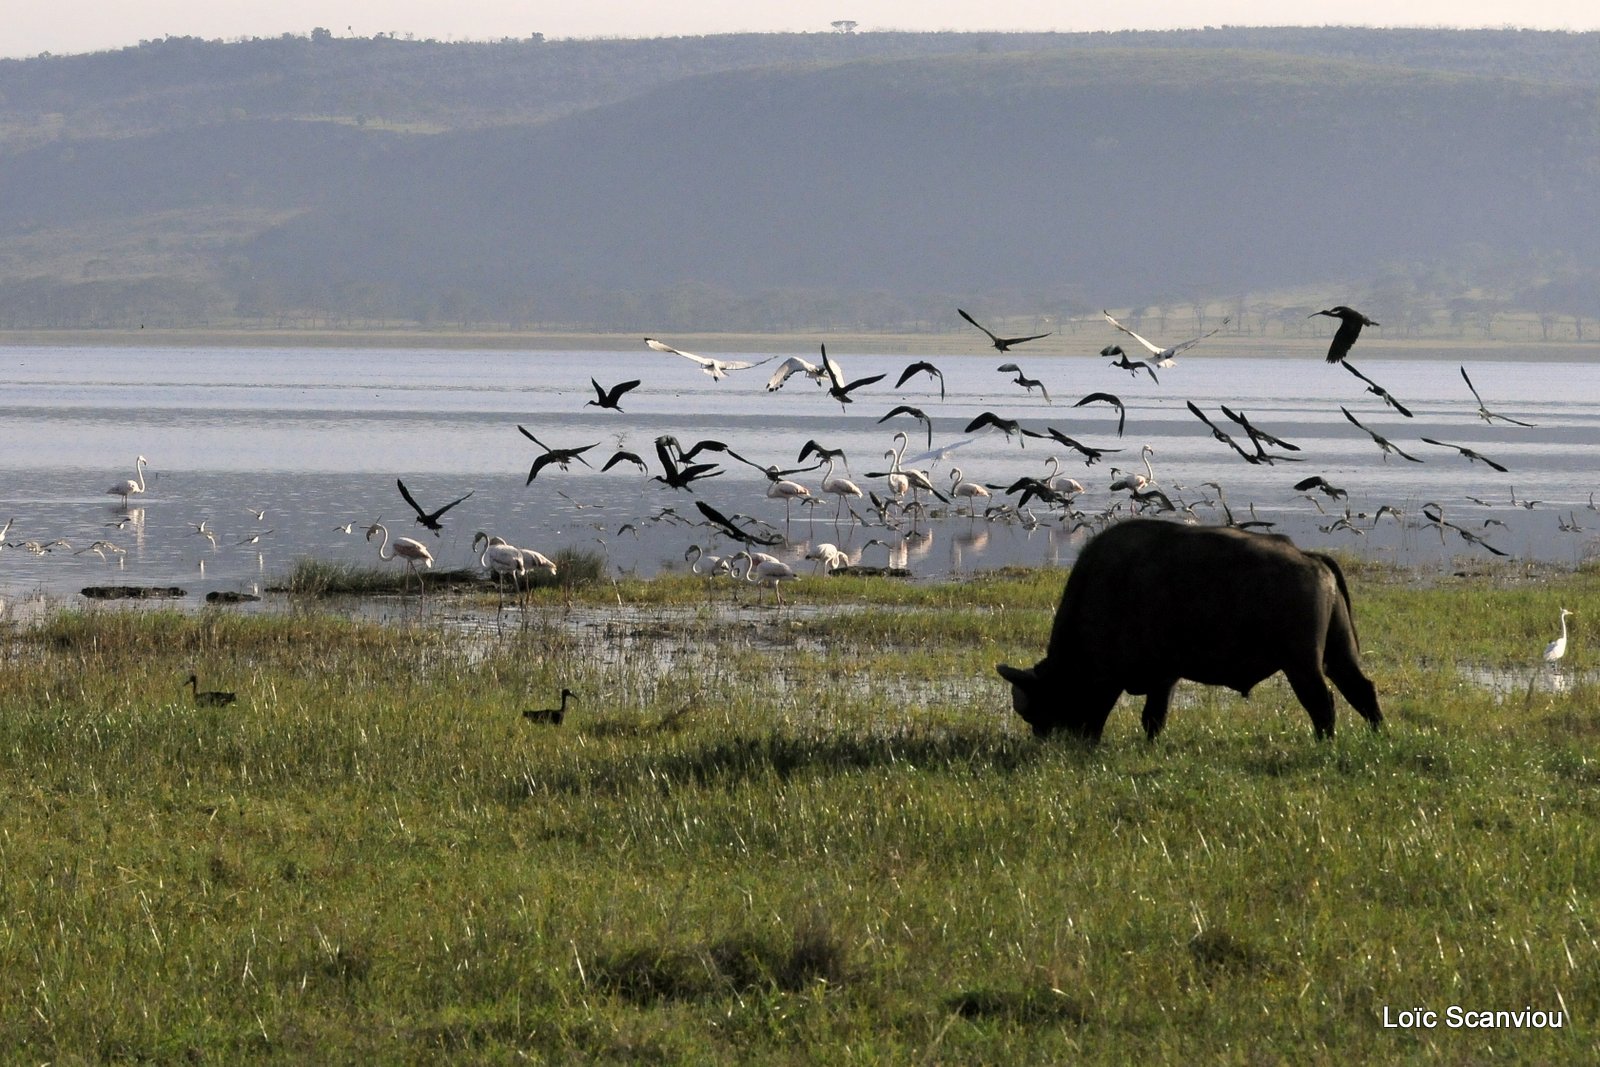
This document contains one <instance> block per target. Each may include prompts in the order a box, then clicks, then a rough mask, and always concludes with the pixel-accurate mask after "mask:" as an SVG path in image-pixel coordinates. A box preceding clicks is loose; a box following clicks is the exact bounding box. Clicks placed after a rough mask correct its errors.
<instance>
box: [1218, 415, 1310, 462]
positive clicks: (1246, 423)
mask: <svg viewBox="0 0 1600 1067" xmlns="http://www.w3.org/2000/svg"><path fill="white" fill-rule="evenodd" d="M1219 406H1220V407H1221V408H1222V413H1223V414H1224V415H1226V416H1227V417H1228V419H1229V421H1231V422H1235V423H1237V424H1238V425H1239V426H1240V427H1241V428H1243V430H1244V432H1245V433H1247V434H1249V435H1250V443H1251V444H1252V445H1254V446H1255V448H1256V455H1258V456H1260V457H1261V458H1262V459H1264V460H1266V461H1267V462H1268V463H1271V462H1272V461H1273V460H1279V459H1286V460H1287V459H1294V458H1295V457H1293V456H1269V455H1267V452H1266V450H1265V449H1263V448H1262V447H1261V442H1263V441H1265V442H1266V443H1267V444H1269V445H1275V446H1277V447H1278V448H1285V449H1288V450H1289V451H1290V452H1298V451H1300V446H1299V445H1291V444H1290V443H1289V442H1288V441H1285V440H1283V439H1282V438H1281V437H1274V436H1272V435H1271V434H1270V433H1268V432H1267V431H1265V430H1263V429H1261V428H1260V427H1258V426H1253V425H1251V423H1250V420H1249V419H1247V418H1245V417H1244V415H1243V414H1241V413H1239V412H1237V411H1233V410H1232V409H1230V408H1229V407H1228V405H1226V404H1222V405H1219Z"/></svg>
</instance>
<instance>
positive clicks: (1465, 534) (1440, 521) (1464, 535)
mask: <svg viewBox="0 0 1600 1067" xmlns="http://www.w3.org/2000/svg"><path fill="white" fill-rule="evenodd" d="M1429 508H1432V509H1434V510H1432V511H1430V510H1428V509H1429ZM1422 517H1423V518H1425V519H1427V520H1428V521H1429V522H1430V523H1432V524H1433V525H1434V526H1436V527H1438V530H1439V543H1440V544H1443V543H1444V532H1445V530H1446V529H1451V530H1454V531H1455V532H1456V533H1458V534H1460V535H1461V540H1463V541H1465V542H1467V544H1469V545H1478V546H1479V547H1481V548H1487V549H1488V550H1489V551H1490V552H1493V553H1494V554H1495V555H1497V556H1504V555H1508V554H1509V553H1507V552H1505V551H1504V550H1503V549H1498V548H1496V547H1494V546H1493V545H1491V544H1490V543H1489V542H1487V541H1485V540H1484V539H1483V538H1482V537H1479V536H1478V535H1477V534H1475V533H1473V532H1472V531H1471V530H1469V529H1467V528H1466V527H1464V526H1457V525H1456V524H1455V523H1453V522H1446V521H1445V518H1444V512H1443V511H1442V510H1441V509H1440V508H1439V505H1438V504H1434V503H1427V504H1424V505H1422Z"/></svg>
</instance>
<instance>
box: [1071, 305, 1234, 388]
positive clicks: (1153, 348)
mask: <svg viewBox="0 0 1600 1067" xmlns="http://www.w3.org/2000/svg"><path fill="white" fill-rule="evenodd" d="M1100 314H1102V315H1104V316H1105V318H1106V321H1107V322H1109V323H1110V324H1111V325H1113V326H1115V327H1116V328H1117V329H1119V330H1121V331H1122V332H1123V333H1125V334H1127V335H1128V336H1129V337H1131V338H1133V339H1134V340H1135V341H1138V342H1139V343H1140V344H1142V345H1144V346H1145V347H1146V348H1148V349H1149V350H1150V354H1151V355H1153V356H1154V357H1155V360H1156V366H1158V367H1171V366H1173V365H1174V363H1175V360H1176V357H1177V355H1178V353H1180V352H1183V351H1184V350H1186V349H1189V348H1192V347H1194V346H1195V345H1197V344H1199V343H1200V342H1201V341H1204V340H1205V339H1206V338H1207V337H1210V336H1211V335H1212V334H1214V333H1216V332H1217V331H1218V330H1221V329H1222V328H1223V327H1224V326H1226V325H1228V323H1230V322H1232V321H1233V320H1232V319H1231V318H1225V319H1223V320H1222V323H1221V324H1220V325H1218V326H1217V327H1215V328H1214V329H1210V330H1207V331H1206V332H1205V333H1203V334H1201V335H1200V336H1199V337H1191V338H1189V340H1187V341H1179V342H1178V343H1177V344H1175V345H1173V346H1172V347H1171V348H1162V347H1161V346H1160V345H1158V344H1156V343H1155V342H1154V341H1148V340H1146V339H1145V338H1143V337H1140V336H1139V335H1138V334H1136V333H1134V332H1133V331H1132V330H1130V329H1128V328H1127V327H1126V326H1124V325H1122V323H1120V322H1118V321H1117V320H1116V319H1114V318H1112V317H1111V312H1109V311H1107V310H1105V309H1104V308H1101V309H1100ZM1103 351H1104V350H1102V352H1103ZM1151 377H1152V378H1153V377H1155V375H1154V374H1153V373H1152V374H1151Z"/></svg>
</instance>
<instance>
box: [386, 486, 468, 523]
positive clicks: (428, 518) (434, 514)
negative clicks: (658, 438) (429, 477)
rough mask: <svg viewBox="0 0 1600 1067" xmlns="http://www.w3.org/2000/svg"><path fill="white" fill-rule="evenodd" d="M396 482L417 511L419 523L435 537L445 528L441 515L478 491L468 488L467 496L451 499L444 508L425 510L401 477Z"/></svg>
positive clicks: (408, 502) (407, 501) (413, 509)
mask: <svg viewBox="0 0 1600 1067" xmlns="http://www.w3.org/2000/svg"><path fill="white" fill-rule="evenodd" d="M394 484H395V485H397V486H399V487H400V495H401V496H402V497H404V498H405V501H406V503H407V504H410V505H411V510H412V511H415V512H416V513H417V519H416V521H417V523H418V525H421V526H425V527H427V528H428V529H430V530H432V531H433V536H435V537H438V536H439V531H440V530H442V529H444V527H443V526H442V525H440V523H439V517H440V516H441V515H443V514H444V513H445V512H447V511H449V510H450V509H451V508H453V507H455V506H456V505H457V504H459V503H461V501H463V500H465V499H467V496H471V495H472V494H473V493H475V492H477V490H476V489H469V490H467V496H463V497H457V498H456V499H455V500H452V501H450V503H448V504H446V505H445V506H444V507H442V508H438V509H437V510H434V511H424V510H423V509H422V505H421V504H418V503H417V501H416V498H415V497H413V496H412V495H411V492H410V491H409V490H408V489H406V483H405V482H402V481H401V480H400V479H399V478H396V479H395V480H394Z"/></svg>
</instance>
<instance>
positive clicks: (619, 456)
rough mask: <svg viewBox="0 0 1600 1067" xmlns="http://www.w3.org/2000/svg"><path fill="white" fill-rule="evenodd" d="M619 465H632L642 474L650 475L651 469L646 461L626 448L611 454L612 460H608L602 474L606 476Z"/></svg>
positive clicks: (602, 467)
mask: <svg viewBox="0 0 1600 1067" xmlns="http://www.w3.org/2000/svg"><path fill="white" fill-rule="evenodd" d="M618 463H632V464H634V465H635V466H637V467H638V468H639V471H640V473H641V474H649V473H650V467H649V466H648V465H647V464H646V463H645V461H644V460H642V459H640V458H639V456H638V453H635V452H629V451H628V450H627V449H625V448H619V449H617V450H616V451H615V452H613V453H611V458H610V459H608V460H606V461H605V463H604V465H602V466H601V468H600V473H602V474H604V473H605V472H606V471H608V470H610V469H611V468H612V467H615V466H616V465H617V464H618Z"/></svg>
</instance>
